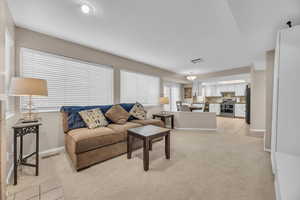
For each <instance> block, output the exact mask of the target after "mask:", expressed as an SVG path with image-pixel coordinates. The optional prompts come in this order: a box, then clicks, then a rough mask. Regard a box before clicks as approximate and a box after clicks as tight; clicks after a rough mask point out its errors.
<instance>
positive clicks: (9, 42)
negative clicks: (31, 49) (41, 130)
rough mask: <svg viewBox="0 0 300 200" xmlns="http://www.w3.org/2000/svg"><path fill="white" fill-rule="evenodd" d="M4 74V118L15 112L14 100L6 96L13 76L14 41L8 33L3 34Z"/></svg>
mask: <svg viewBox="0 0 300 200" xmlns="http://www.w3.org/2000/svg"><path fill="white" fill-rule="evenodd" d="M4 60H5V72H4V80H5V83H4V85H5V88H4V89H5V91H4V92H5V100H6V101H5V117H6V118H8V117H9V116H11V115H13V114H14V112H15V98H14V97H10V96H8V92H9V85H10V81H11V78H12V77H13V76H14V74H15V70H14V69H15V68H14V62H13V60H14V41H13V39H12V38H11V35H10V34H9V32H8V31H6V32H5V58H4Z"/></svg>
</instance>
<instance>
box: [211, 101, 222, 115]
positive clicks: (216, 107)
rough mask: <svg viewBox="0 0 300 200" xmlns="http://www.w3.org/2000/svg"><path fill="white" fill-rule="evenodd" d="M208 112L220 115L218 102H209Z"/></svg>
mask: <svg viewBox="0 0 300 200" xmlns="http://www.w3.org/2000/svg"><path fill="white" fill-rule="evenodd" d="M209 112H215V113H216V115H220V104H219V103H210V104H209Z"/></svg>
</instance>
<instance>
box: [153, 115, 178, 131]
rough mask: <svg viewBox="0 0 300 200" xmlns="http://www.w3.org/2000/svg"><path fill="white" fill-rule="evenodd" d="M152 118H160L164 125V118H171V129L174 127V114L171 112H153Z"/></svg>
mask: <svg viewBox="0 0 300 200" xmlns="http://www.w3.org/2000/svg"><path fill="white" fill-rule="evenodd" d="M152 118H153V119H155V118H160V119H161V121H163V122H164V124H165V126H166V119H167V118H170V119H171V129H174V115H173V114H153V115H152Z"/></svg>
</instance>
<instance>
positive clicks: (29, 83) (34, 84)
mask: <svg viewBox="0 0 300 200" xmlns="http://www.w3.org/2000/svg"><path fill="white" fill-rule="evenodd" d="M9 95H10V96H28V97H29V102H28V113H27V115H26V116H25V117H24V121H23V123H31V122H37V120H36V119H35V118H34V116H33V115H32V96H48V88H47V81H46V80H42V79H37V78H21V77H13V78H12V80H11V85H10V90H9Z"/></svg>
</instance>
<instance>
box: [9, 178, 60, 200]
mask: <svg viewBox="0 0 300 200" xmlns="http://www.w3.org/2000/svg"><path fill="white" fill-rule="evenodd" d="M8 195H9V196H8V198H7V200H63V199H64V192H63V188H62V185H61V183H59V181H57V180H56V179H49V180H47V181H45V182H43V183H41V184H39V185H33V186H29V187H27V188H25V189H23V190H22V191H19V192H16V193H10V194H8Z"/></svg>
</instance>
